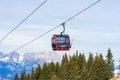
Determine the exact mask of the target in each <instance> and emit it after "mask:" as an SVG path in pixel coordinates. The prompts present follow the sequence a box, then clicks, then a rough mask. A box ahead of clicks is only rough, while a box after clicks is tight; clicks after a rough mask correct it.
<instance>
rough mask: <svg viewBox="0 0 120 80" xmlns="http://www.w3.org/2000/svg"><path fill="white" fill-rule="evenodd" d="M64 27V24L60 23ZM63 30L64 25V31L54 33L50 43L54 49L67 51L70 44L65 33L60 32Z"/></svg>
mask: <svg viewBox="0 0 120 80" xmlns="http://www.w3.org/2000/svg"><path fill="white" fill-rule="evenodd" d="M62 25H63V27H64V24H62ZM64 32H65V27H64V31H63V32H61V33H60V35H59V34H54V35H53V37H52V40H51V44H52V49H53V50H54V51H67V50H70V48H71V45H70V37H69V35H67V34H62V33H64Z"/></svg>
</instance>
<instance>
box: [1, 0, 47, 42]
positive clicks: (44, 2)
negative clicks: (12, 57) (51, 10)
mask: <svg viewBox="0 0 120 80" xmlns="http://www.w3.org/2000/svg"><path fill="white" fill-rule="evenodd" d="M46 2H47V0H45V1H44V2H42V3H41V4H40V5H39V6H38V7H37V8H35V9H34V10H33V11H32V12H31V13H30V14H29V15H28V16H27V17H25V18H24V19H23V20H22V21H21V22H20V23H19V24H18V25H16V26H15V28H13V29H12V30H11V31H10V32H9V33H7V34H6V35H5V36H4V37H3V38H2V39H1V40H0V42H1V41H3V40H4V39H5V38H6V37H8V36H9V35H10V34H11V33H12V32H13V31H15V30H16V29H17V28H18V27H19V26H20V25H21V24H22V23H24V22H25V21H26V20H27V19H28V18H29V17H30V16H31V15H32V14H33V13H35V12H36V11H37V10H38V9H39V8H40V7H42V5H43V4H45V3H46Z"/></svg>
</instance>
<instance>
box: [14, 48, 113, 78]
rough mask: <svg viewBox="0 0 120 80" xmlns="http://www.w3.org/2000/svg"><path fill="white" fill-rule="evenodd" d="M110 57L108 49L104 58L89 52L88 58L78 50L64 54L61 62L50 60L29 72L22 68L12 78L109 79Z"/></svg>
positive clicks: (111, 73)
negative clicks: (70, 54) (72, 53)
mask: <svg viewBox="0 0 120 80" xmlns="http://www.w3.org/2000/svg"><path fill="white" fill-rule="evenodd" d="M112 58H113V55H112V52H111V50H110V49H108V52H107V55H106V58H105V59H104V58H103V55H102V54H99V55H98V54H96V55H95V56H93V54H92V53H89V57H88V59H86V57H85V55H84V54H81V53H78V52H76V54H74V55H72V56H68V55H67V54H65V55H63V57H62V60H61V62H53V61H51V62H50V63H49V64H48V63H44V65H43V66H42V67H41V66H40V65H38V67H37V68H36V69H34V68H32V71H31V73H29V74H26V72H25V70H24V71H23V72H22V73H21V75H20V76H18V74H16V75H15V77H14V80H109V79H110V78H112V77H113V69H114V61H113V59H112Z"/></svg>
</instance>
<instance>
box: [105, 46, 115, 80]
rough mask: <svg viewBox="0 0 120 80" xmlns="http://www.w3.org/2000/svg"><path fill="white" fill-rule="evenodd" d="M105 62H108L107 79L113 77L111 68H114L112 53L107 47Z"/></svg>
mask: <svg viewBox="0 0 120 80" xmlns="http://www.w3.org/2000/svg"><path fill="white" fill-rule="evenodd" d="M106 58H107V64H108V67H109V71H108V73H109V79H110V78H112V77H113V70H114V61H113V59H112V58H113V55H112V52H111V49H110V48H108V52H107V56H106Z"/></svg>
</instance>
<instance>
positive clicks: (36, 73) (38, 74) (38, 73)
mask: <svg viewBox="0 0 120 80" xmlns="http://www.w3.org/2000/svg"><path fill="white" fill-rule="evenodd" d="M41 73H42V71H41V67H40V65H38V67H37V68H36V70H35V77H36V80H39V78H40V77H41Z"/></svg>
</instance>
